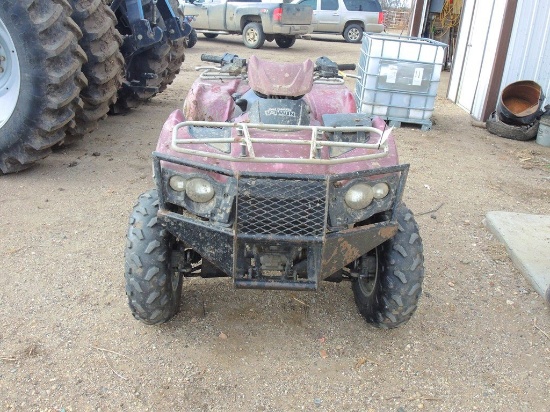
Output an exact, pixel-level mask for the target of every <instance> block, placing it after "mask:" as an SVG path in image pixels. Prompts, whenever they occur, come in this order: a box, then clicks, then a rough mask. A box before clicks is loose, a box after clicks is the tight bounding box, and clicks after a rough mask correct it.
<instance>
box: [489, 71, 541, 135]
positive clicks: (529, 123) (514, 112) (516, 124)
mask: <svg viewBox="0 0 550 412" xmlns="http://www.w3.org/2000/svg"><path fill="white" fill-rule="evenodd" d="M544 99H545V97H544V93H543V92H542V88H541V87H540V85H538V84H537V83H536V82H534V81H531V80H521V81H518V82H514V83H511V84H509V85H508V86H506V87H505V88H504V89H503V90H502V93H501V95H500V98H499V101H498V104H497V108H496V110H495V111H494V112H492V113H491V115H490V116H489V118H488V119H487V121H486V123H485V125H486V128H487V130H488V131H489V132H490V133H492V134H495V135H497V136H500V137H504V138H506V139H513V140H522V141H527V140H533V139H535V138H536V137H537V133H538V130H539V121H540V118H541V116H542V115H543V114H544V111H542V110H541V107H542V105H543V102H544Z"/></svg>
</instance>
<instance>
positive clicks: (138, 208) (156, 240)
mask: <svg viewBox="0 0 550 412" xmlns="http://www.w3.org/2000/svg"><path fill="white" fill-rule="evenodd" d="M158 203H159V202H158V195H157V191H156V190H150V191H149V192H146V193H144V194H142V195H141V196H140V197H139V199H138V203H137V204H136V205H135V207H134V210H133V211H132V215H131V216H130V224H129V228H128V235H127V242H126V251H125V262H126V263H125V269H126V270H125V278H126V295H127V296H128V304H129V306H130V309H131V311H132V314H133V315H134V317H135V318H136V319H139V320H141V321H142V322H145V323H147V324H150V325H154V324H157V323H163V322H166V321H168V320H169V319H170V318H172V317H173V316H174V315H175V314H176V313H177V312H178V311H179V307H180V301H181V287H182V274H181V273H178V272H176V270H175V268H174V267H172V249H173V247H174V244H175V239H174V237H173V236H172V235H171V234H170V232H168V231H167V230H166V229H165V228H163V227H162V226H161V225H160V223H159V222H158V221H157V212H158V208H159V204H158Z"/></svg>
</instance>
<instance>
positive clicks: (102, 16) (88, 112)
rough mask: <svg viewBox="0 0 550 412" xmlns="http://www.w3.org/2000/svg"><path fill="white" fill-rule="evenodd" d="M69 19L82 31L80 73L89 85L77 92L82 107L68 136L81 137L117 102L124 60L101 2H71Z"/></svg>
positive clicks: (112, 19)
mask: <svg viewBox="0 0 550 412" xmlns="http://www.w3.org/2000/svg"><path fill="white" fill-rule="evenodd" d="M70 1H71V5H72V7H73V14H72V18H73V20H74V21H75V22H76V24H78V26H79V27H80V29H81V30H82V33H83V36H82V39H81V40H80V42H79V44H80V46H81V47H82V48H83V49H84V51H85V52H86V56H87V57H88V62H87V63H85V64H84V65H83V66H82V71H83V72H84V75H85V76H86V78H87V79H88V86H87V87H85V88H84V89H83V90H82V92H81V93H80V97H81V98H82V101H83V107H82V108H80V109H79V110H77V112H76V116H75V121H76V125H75V127H74V128H69V130H68V135H69V136H71V137H80V136H82V135H84V134H87V133H90V132H92V131H93V130H95V129H96V128H97V122H98V121H99V120H101V119H103V118H104V117H105V116H106V115H107V113H108V112H109V106H111V105H112V104H114V103H115V102H116V99H117V93H118V89H119V88H120V85H121V84H122V77H123V74H124V58H123V57H122V54H121V53H120V46H121V45H122V37H121V35H120V33H119V32H118V31H117V29H116V23H117V19H116V17H115V14H114V13H113V12H112V11H111V8H110V7H108V6H107V5H105V4H104V3H103V0H93V1H89V0H70Z"/></svg>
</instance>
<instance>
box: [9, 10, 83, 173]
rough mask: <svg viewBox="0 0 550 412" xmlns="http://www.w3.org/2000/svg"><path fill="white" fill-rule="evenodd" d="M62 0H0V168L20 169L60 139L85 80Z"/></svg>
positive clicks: (77, 32) (74, 33)
mask: <svg viewBox="0 0 550 412" xmlns="http://www.w3.org/2000/svg"><path fill="white" fill-rule="evenodd" d="M71 13H72V10H71V6H70V5H69V3H67V1H66V0H34V1H24V2H23V1H19V0H3V1H2V2H1V3H0V107H1V110H0V171H1V172H2V173H12V172H18V171H20V170H23V169H26V168H28V167H29V166H30V165H31V164H32V163H34V162H36V161H37V160H39V159H42V158H44V157H46V156H48V154H49V153H50V151H51V149H50V148H51V147H52V146H54V145H56V144H58V143H60V142H61V141H62V140H63V138H64V137H65V131H66V130H67V127H68V126H69V125H70V123H71V122H72V120H73V119H74V116H75V109H76V108H77V107H79V106H80V105H81V104H82V103H81V101H80V97H79V95H80V90H81V88H82V87H84V86H85V85H86V79H85V77H84V75H83V74H82V71H81V69H82V64H83V63H84V62H85V61H86V55H85V54H84V52H83V51H82V49H81V48H80V46H79V45H78V39H79V38H80V37H81V36H82V33H81V32H80V30H79V28H78V26H77V25H76V24H75V23H74V21H73V20H72V19H71V18H70V15H71Z"/></svg>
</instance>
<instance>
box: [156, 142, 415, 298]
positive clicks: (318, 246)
mask: <svg viewBox="0 0 550 412" xmlns="http://www.w3.org/2000/svg"><path fill="white" fill-rule="evenodd" d="M154 157H155V158H154V168H155V181H156V183H157V189H158V193H159V202H160V204H159V212H158V219H159V221H160V222H161V223H162V224H163V225H164V226H165V227H166V228H167V229H168V231H169V232H170V233H171V234H172V235H173V236H174V237H175V238H176V239H178V241H181V242H183V243H184V244H185V246H186V247H190V248H192V249H193V250H195V251H196V252H198V253H199V254H200V255H201V256H202V257H203V263H204V260H205V259H206V260H208V262H209V263H211V264H212V265H213V266H215V267H216V268H217V269H219V271H221V272H223V274H224V275H226V276H231V277H233V279H234V284H235V286H236V287H238V288H254V289H283V290H316V289H317V287H318V284H319V282H320V281H321V280H324V279H327V278H329V277H331V275H334V274H335V273H337V272H339V271H340V270H341V269H343V268H345V267H346V266H347V265H349V264H351V263H352V262H354V261H355V260H356V259H358V258H359V257H361V256H362V255H364V254H365V253H367V252H369V251H370V250H372V249H374V248H376V247H377V246H379V245H380V244H382V243H383V242H385V241H386V240H388V239H390V238H391V237H393V236H394V235H395V233H396V232H397V230H398V224H397V222H396V221H395V220H394V219H393V210H394V208H395V206H396V205H397V204H398V203H399V202H400V200H401V196H402V192H403V187H404V184H405V180H406V175H407V171H408V165H399V166H393V167H389V168H387V167H386V168H383V169H375V170H370V171H362V172H353V173H347V174H335V175H332V174H327V175H307V176H300V175H291V176H288V175H282V174H273V173H269V174H268V173H257V172H255V173H243V172H238V173H236V172H233V171H230V170H226V169H220V168H217V167H214V166H205V165H201V166H200V168H201V169H203V171H208V172H212V171H215V172H216V173H218V174H224V175H226V176H227V177H228V179H229V181H230V183H227V182H226V188H227V187H229V189H226V190H227V192H229V194H230V196H229V198H231V200H230V203H228V204H229V205H230V207H229V208H230V211H229V212H228V213H227V214H228V216H229V217H228V219H227V222H226V223H220V222H219V221H215V220H216V219H208V218H205V217H204V216H203V217H200V216H197V215H195V214H194V213H191V212H190V211H188V210H185V209H184V208H178V207H174V202H173V194H171V193H170V186H169V184H168V183H167V182H168V181H169V178H170V173H172V171H171V169H170V163H176V164H179V165H183V166H191V164H190V163H187V162H185V161H183V160H182V159H178V158H173V157H171V156H167V155H163V154H160V153H155V154H154ZM161 164H162V167H161ZM192 166H193V167H195V168H196V167H197V165H192ZM382 174H383V175H385V176H389V177H391V176H393V183H392V191H391V195H390V196H389V197H388V199H386V200H385V201H384V202H379V203H378V204H377V205H373V207H374V209H373V210H372V213H371V217H370V218H367V219H365V220H362V222H361V223H360V224H349V222H348V224H346V219H347V218H346V219H343V218H342V216H341V215H343V214H345V213H343V212H342V211H341V210H340V209H342V203H343V202H342V201H341V199H339V198H340V197H342V195H341V192H339V190H341V189H338V188H337V187H338V185H337V184H335V183H336V182H342V181H353V180H354V179H358V178H359V179H365V178H372V179H373V181H377V179H380V176H381V175H382ZM389 177H388V178H389ZM227 197H228V196H227V195H226V196H225V198H227ZM381 215H384V218H383V219H382V218H380V216H381ZM336 223H339V224H338V225H336ZM203 276H212V275H211V274H209V275H205V274H203Z"/></svg>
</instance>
